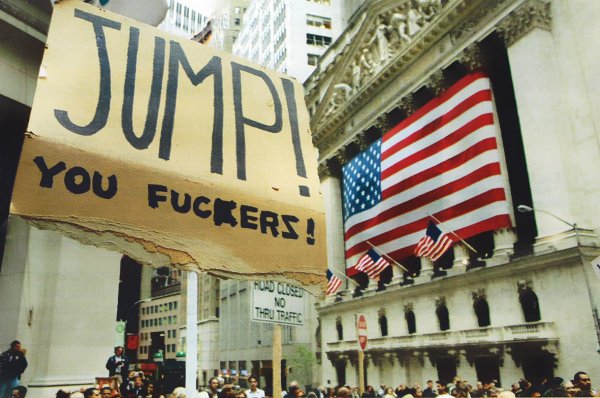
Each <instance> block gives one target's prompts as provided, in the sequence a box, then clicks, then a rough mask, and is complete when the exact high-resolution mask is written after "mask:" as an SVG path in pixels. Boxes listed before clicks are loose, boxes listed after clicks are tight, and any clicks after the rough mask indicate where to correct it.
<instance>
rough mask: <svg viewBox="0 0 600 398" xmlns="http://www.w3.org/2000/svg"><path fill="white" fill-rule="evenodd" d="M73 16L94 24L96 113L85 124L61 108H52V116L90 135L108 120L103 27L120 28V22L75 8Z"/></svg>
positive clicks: (79, 132)
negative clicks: (97, 75)
mask: <svg viewBox="0 0 600 398" xmlns="http://www.w3.org/2000/svg"><path fill="white" fill-rule="evenodd" d="M75 17H77V18H81V19H83V20H86V21H88V22H91V23H92V25H93V26H94V34H95V35H96V47H97V49H98V59H99V61H100V94H99V96H98V104H97V105H96V113H95V115H94V118H93V119H92V121H91V122H90V123H89V124H88V125H87V126H79V125H77V124H75V123H73V122H72V121H71V119H70V118H69V115H68V114H67V112H66V111H63V110H58V109H55V110H54V117H56V120H58V122H59V123H60V124H61V125H62V126H63V127H64V128H66V129H68V130H70V131H72V132H73V133H76V134H79V135H92V134H96V133H97V132H98V131H100V130H101V129H102V128H103V127H104V126H106V122H107V120H108V114H109V113H110V98H111V93H110V62H109V60H108V51H107V50H106V37H105V34H104V27H107V28H111V29H115V30H120V29H121V24H120V23H119V22H116V21H113V20H111V19H108V18H103V17H100V16H97V15H93V14H89V13H87V12H85V11H81V10H79V9H75Z"/></svg>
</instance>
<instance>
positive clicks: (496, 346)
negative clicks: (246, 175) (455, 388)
mask: <svg viewBox="0 0 600 398" xmlns="http://www.w3.org/2000/svg"><path fill="white" fill-rule="evenodd" d="M598 16H600V4H599V3H598V2H595V1H581V2H577V3H573V2H571V1H568V0H491V1H490V0H485V1H483V0H473V1H470V0H435V1H415V0H403V1H391V0H377V1H370V2H369V3H368V4H366V5H365V7H363V8H362V9H361V10H359V12H357V14H356V15H355V16H354V18H353V19H352V20H351V21H350V24H349V27H348V29H346V31H345V32H344V33H343V34H342V35H341V36H340V37H339V39H338V40H337V41H335V42H334V43H333V44H332V45H331V46H330V47H329V49H328V50H327V51H326V52H325V53H324V54H323V55H321V57H320V59H319V63H318V65H317V67H316V70H315V72H314V73H313V74H312V75H311V76H310V77H309V78H308V79H307V81H306V82H305V88H306V94H307V104H308V106H309V107H310V110H309V111H310V113H311V115H312V118H311V127H312V131H313V137H314V138H313V139H314V142H315V144H316V146H317V147H318V149H319V154H320V176H321V182H322V191H323V193H324V196H325V201H326V214H327V220H328V221H327V233H328V263H329V267H330V268H331V269H333V270H334V271H335V272H336V273H337V274H338V275H340V277H341V278H343V276H342V275H344V274H346V272H347V273H348V274H349V275H353V276H352V279H350V278H349V279H348V280H346V281H345V283H344V285H345V286H344V287H343V288H342V290H341V292H339V293H338V294H337V295H336V296H334V297H330V298H328V299H327V300H325V301H324V302H322V303H321V304H320V305H319V307H318V313H319V318H320V325H321V346H320V347H321V351H320V357H321V366H322V379H323V382H324V383H325V384H329V385H338V384H350V385H357V384H358V378H357V375H358V363H357V360H358V357H357V342H356V339H357V332H356V314H358V313H362V314H364V315H365V316H366V319H367V325H368V344H367V348H366V351H365V358H366V359H365V369H366V372H365V373H366V375H367V384H371V385H379V384H386V385H397V384H399V383H406V384H409V385H411V384H412V383H420V384H421V385H423V383H424V382H425V381H426V380H428V379H433V380H436V379H439V380H442V381H444V382H449V381H450V380H452V378H453V377H454V376H456V375H458V376H461V377H462V378H464V379H466V380H469V381H470V382H472V383H474V382H475V381H476V380H482V381H491V380H497V381H498V383H497V385H501V386H503V387H507V386H510V384H511V383H513V382H515V381H517V380H518V379H520V378H523V377H524V378H527V379H529V380H531V381H533V382H534V383H538V382H540V381H541V380H543V379H544V378H546V379H549V378H550V377H553V376H560V377H563V378H564V379H565V380H568V378H571V377H572V376H573V374H574V373H575V372H576V371H580V370H584V371H587V372H588V373H589V374H590V376H591V378H592V380H597V379H599V378H600V361H599V360H598V355H599V354H598V349H599V347H600V341H599V336H600V334H599V332H600V330H599V325H598V305H599V304H600V295H599V293H598V292H599V287H600V283H599V281H598V278H597V277H596V276H595V275H594V269H593V266H592V263H591V261H592V259H594V258H595V257H597V256H598V255H599V254H600V247H599V245H598V231H599V227H600V207H598V205H597V201H596V200H595V197H596V195H597V194H598V193H599V187H600V186H599V185H598V181H599V179H600V175H599V170H600V156H599V152H600V144H599V143H600V130H599V129H598V126H599V125H600V124H599V120H598V119H599V115H598V113H597V112H594V109H597V107H598V104H599V101H600V97H599V94H598V93H600V91H599V90H598V85H599V82H598V79H596V77H595V70H596V65H597V63H598V61H599V54H598V52H594V51H590V49H592V48H596V47H597V46H598V37H599V36H598V35H597V34H594V32H596V31H598V27H597V24H596V23H595V22H594V21H595V19H596V18H597V17H598ZM473 82H477V84H482V85H483V86H481V87H487V88H485V89H484V88H481V89H473V90H475V91H473V93H478V95H477V97H478V98H479V99H478V100H473V101H483V102H485V107H486V108H485V109H487V110H486V111H485V113H482V114H481V115H485V116H482V117H484V119H485V120H486V121H485V123H483V124H482V126H483V125H485V126H487V127H485V129H484V128H483V127H477V126H476V125H475V124H472V123H479V122H480V121H483V119H478V118H476V119H471V114H470V112H471V108H470V106H471V105H469V104H467V103H463V102H458V101H459V100H461V98H463V97H460V96H459V95H464V98H465V99H469V101H471V98H473V97H470V96H467V94H466V91H465V90H467V89H469V90H471V89H472V88H473V87H475V86H472V84H473ZM477 90H480V91H477ZM484 98H485V99H484ZM461 101H462V100H461ZM483 102H482V103H483ZM474 103H476V102H473V104H474ZM477 103H479V102H477ZM456 104H462V105H460V106H457V105H456ZM465 109H468V110H469V114H467V112H466V111H465ZM436 112H440V113H436ZM443 112H448V113H443ZM463 112H464V113H463ZM458 115H460V117H459V116H458ZM463 115H464V116H465V117H467V118H466V119H465V118H463ZM473 120H476V122H473ZM461 123H462V124H461ZM483 131H486V134H488V133H489V135H488V136H486V137H487V138H486V141H485V142H486V143H488V144H490V145H491V146H489V147H487V149H484V148H483V147H482V146H481V147H480V146H479V144H480V143H483V142H484V141H478V138H477V139H475V138H473V140H474V141H473V144H472V145H471V144H468V145H466V148H469V151H465V152H453V153H455V155H456V156H454V155H447V153H450V152H451V151H453V150H454V148H456V147H459V144H460V145H462V144H467V141H463V139H464V140H468V139H471V138H470V137H475V135H472V134H476V135H477V134H480V133H481V134H483ZM451 132H456V133H452V134H453V135H447V134H450V133H451ZM444 137H445V138H444ZM463 137H465V138H463ZM475 143H477V145H476V144H475ZM481 145H483V144H481ZM486 145H487V144H486ZM369 153H370V154H371V155H373V156H375V157H378V156H380V157H381V158H377V159H376V160H375V161H374V163H372V164H376V165H378V166H377V167H381V170H384V171H376V172H375V173H374V174H373V175H375V176H376V177H375V180H376V179H377V178H380V180H377V181H375V180H373V181H372V182H373V185H377V184H381V185H379V186H380V187H381V190H382V191H383V192H381V193H380V195H379V196H380V197H382V198H383V199H381V200H380V199H379V197H377V198H376V200H375V199H372V200H371V204H373V206H375V207H373V209H376V210H375V211H372V213H373V214H372V215H370V216H369V215H368V214H367V216H365V217H366V218H365V219H364V220H366V221H364V223H363V221H361V222H360V224H359V223H356V224H350V221H349V220H351V217H353V215H354V214H355V213H354V210H351V207H352V201H354V200H359V199H360V200H362V197H363V196H365V194H363V193H362V192H361V190H360V189H358V188H355V187H354V186H353V185H352V184H353V182H355V180H356V179H354V180H352V178H350V177H349V176H351V175H352V173H354V174H356V170H357V169H356V167H355V165H356V164H357V161H360V160H361V159H371V158H369V156H370V155H369ZM475 153H477V154H478V155H477V156H475V155H474V154H475ZM458 154H461V155H460V156H459V155H458ZM469 154H470V155H469ZM488 155H493V158H494V159H496V160H494V161H493V168H494V170H495V171H494V174H493V176H491V175H487V177H485V178H482V179H481V180H478V179H477V177H476V176H477V175H479V174H478V173H480V172H481V173H483V172H484V171H485V170H486V169H488V168H489V167H488V165H491V164H492V163H488V162H490V161H484V160H483V159H484V158H483V157H479V156H488ZM453 156H454V157H453ZM382 159H383V160H382ZM469 159H475V160H473V162H472V163H471V162H470V161H468V160H469ZM490 159H491V158H490ZM424 162H428V163H424ZM453 162H455V163H453ZM467 164H468V165H470V166H469V167H471V166H472V167H471V168H469V169H467V168H465V165H467ZM353 167H354V169H353ZM361 167H363V166H360V165H359V167H358V169H361ZM364 167H367V166H364ZM370 170H373V169H370ZM490 170H491V169H490ZM416 171H418V172H419V173H420V174H411V173H413V172H416ZM482 175H483V174H482ZM369 178H373V176H372V175H370V176H367V175H365V176H364V179H365V181H366V182H370V181H371V180H369ZM367 180H368V181H367ZM492 180H494V181H496V183H497V184H499V185H498V187H499V188H497V189H498V190H496V188H494V192H497V193H500V192H502V194H501V195H500V196H498V197H497V198H496V199H494V198H493V197H491V196H489V193H490V192H492V191H490V192H488V191H485V192H482V193H481V196H469V197H466V199H465V198H464V197H459V196H454V192H458V189H459V188H460V189H462V187H459V188H456V191H454V190H450V188H449V187H452V188H451V189H455V188H454V187H456V185H453V184H455V183H456V182H457V181H459V182H464V184H463V185H464V186H470V187H472V185H468V184H471V183H472V181H481V184H482V185H483V184H484V183H486V184H487V183H488V182H489V181H492ZM363 182H364V181H363ZM358 184H359V186H360V184H361V182H358ZM385 184H389V185H385ZM388 188H389V189H393V190H392V191H390V190H387V189H388ZM473 189H474V188H473ZM364 190H365V191H367V192H375V191H369V190H368V189H366V188H365V189H364ZM473 192H479V191H476V190H475V189H474V190H473ZM353 195H355V196H356V199H354V196H353ZM359 197H360V198H359ZM349 198H350V200H349ZM455 198H456V199H455ZM461 198H462V199H461ZM378 200H379V202H377V201H378ZM434 200H436V201H438V202H435V203H436V205H437V206H438V207H437V208H434V209H433V210H432V211H431V212H430V213H429V214H431V216H435V218H436V219H438V221H441V223H440V227H441V228H443V227H442V225H447V226H449V227H448V229H450V230H454V229H456V231H457V235H459V236H460V235H463V234H464V236H465V238H467V237H468V238H467V239H464V241H459V240H458V238H457V237H456V236H454V237H452V241H453V245H452V247H451V249H450V250H448V251H447V252H446V253H445V254H443V255H442V256H441V257H440V258H439V259H437V260H435V261H431V260H430V259H428V258H426V257H416V256H415V255H412V253H413V250H414V248H415V246H416V244H417V242H418V240H419V239H420V237H424V236H425V228H426V226H427V221H428V220H430V219H431V220H433V217H431V216H428V215H427V211H426V210H424V209H429V208H430V207H426V206H429V205H430V203H433V202H432V201H434ZM463 200H464V201H463ZM394 201H395V202H394ZM452 201H456V206H458V207H453V209H454V210H452V212H449V211H446V210H447V209H448V208H450V205H451V203H452ZM486 201H489V202H486ZM344 202H346V205H344V204H343V203H344ZM375 202H377V204H374V203H375ZM363 203H364V202H363ZM380 203H382V205H380ZM482 203H490V204H493V205H494V206H496V205H500V204H501V205H502V206H503V208H504V210H502V214H503V222H502V223H500V224H496V223H494V222H492V221H493V220H492V219H487V218H486V219H482V220H480V221H485V223H486V229H484V230H478V231H477V233H475V234H473V233H471V232H472V231H469V230H468V229H465V228H463V229H461V227H454V228H452V227H450V226H452V225H458V224H457V223H456V222H455V221H456V220H457V219H458V218H459V217H463V216H464V217H465V218H467V217H468V216H470V215H471V212H477V211H479V209H480V207H481V206H482ZM471 205H473V206H474V207H470V206H471ZM344 206H345V207H344ZM385 206H391V207H385ZM453 206H454V205H453ZM475 206H479V207H475ZM388 209H392V210H388ZM361 211H362V210H361ZM350 213H352V214H350ZM365 214H366V213H365ZM473 214H475V213H473ZM369 217H370V218H369ZM506 217H508V219H507V218H506ZM344 220H346V224H345V223H344ZM507 220H509V221H507ZM506 222H508V224H506ZM365 223H366V224H365ZM369 223H371V224H369ZM473 225H475V224H473ZM498 225H502V226H498ZM506 225H508V226H506ZM371 227H372V228H371ZM359 228H362V229H359ZM357 231H361V232H360V234H357ZM446 232H448V231H446ZM344 237H346V239H345V238H344ZM359 239H364V240H359ZM369 239H371V240H372V244H373V245H375V246H376V247H378V248H379V249H376V251H378V252H380V253H387V254H388V255H389V258H391V259H392V260H393V261H391V260H390V262H392V263H393V262H398V263H399V264H401V265H402V266H404V267H405V268H407V270H406V271H403V270H401V268H400V267H399V266H397V265H392V266H391V267H388V268H387V269H386V270H385V271H384V272H382V273H381V274H380V276H379V278H378V280H375V279H369V278H368V276H367V275H366V274H365V273H362V272H358V270H357V268H356V267H355V265H356V264H357V260H358V259H359V258H361V257H362V256H363V255H364V254H365V252H366V251H367V250H368V249H369V246H368V245H366V244H365V243H366V240H369ZM467 244H468V245H469V246H471V247H472V248H473V251H475V252H476V253H474V252H473V251H472V250H471V249H469V248H468V246H467ZM344 265H345V266H344Z"/></svg>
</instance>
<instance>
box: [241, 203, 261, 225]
mask: <svg viewBox="0 0 600 398" xmlns="http://www.w3.org/2000/svg"><path fill="white" fill-rule="evenodd" d="M257 212H258V209H257V208H256V207H253V206H248V205H241V206H240V215H241V220H240V222H241V227H242V228H248V229H257V228H258V224H256V221H258V217H256V216H253V215H250V214H249V213H257Z"/></svg>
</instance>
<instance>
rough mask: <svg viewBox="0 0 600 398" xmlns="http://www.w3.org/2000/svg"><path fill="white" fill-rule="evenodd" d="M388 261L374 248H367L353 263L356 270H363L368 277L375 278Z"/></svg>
mask: <svg viewBox="0 0 600 398" xmlns="http://www.w3.org/2000/svg"><path fill="white" fill-rule="evenodd" d="M389 266H390V263H389V262H388V261H387V260H386V259H385V258H383V257H382V256H380V255H379V254H378V253H377V252H376V251H375V249H369V250H368V251H367V252H366V253H365V254H364V255H363V256H361V257H360V258H359V259H358V262H357V263H356V265H355V268H356V270H357V271H360V272H364V273H365V274H367V275H368V276H369V278H372V279H374V278H377V277H378V276H379V274H381V273H382V272H383V270H385V269H386V268H387V267H389Z"/></svg>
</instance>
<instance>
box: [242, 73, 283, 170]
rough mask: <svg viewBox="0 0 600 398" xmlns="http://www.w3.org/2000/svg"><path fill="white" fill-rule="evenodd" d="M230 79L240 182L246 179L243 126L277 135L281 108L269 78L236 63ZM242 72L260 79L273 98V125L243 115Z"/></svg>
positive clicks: (280, 123)
mask: <svg viewBox="0 0 600 398" xmlns="http://www.w3.org/2000/svg"><path fill="white" fill-rule="evenodd" d="M231 69H232V79H233V104H234V111H235V142H236V155H237V178H238V179H240V180H245V179H246V133H245V126H246V125H248V126H251V127H256V128H258V129H261V130H264V131H267V132H269V133H279V132H280V131H281V127H282V124H283V122H282V119H283V118H282V107H281V100H280V99H279V95H278V94H277V90H275V85H274V84H273V82H272V81H271V79H270V78H269V76H268V75H267V74H266V73H265V72H263V71H261V70H258V69H254V68H251V67H249V66H245V65H241V64H238V63H237V62H232V63H231ZM242 71H244V72H246V73H250V74H252V75H254V76H258V77H260V78H261V79H262V80H263V81H264V82H265V84H266V85H267V88H268V89H269V92H270V93H271V97H272V98H273V105H274V112H275V122H273V124H271V125H269V124H264V123H262V122H259V121H257V120H254V119H249V118H247V117H246V116H245V115H244V110H243V107H242V74H241V72H242Z"/></svg>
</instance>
